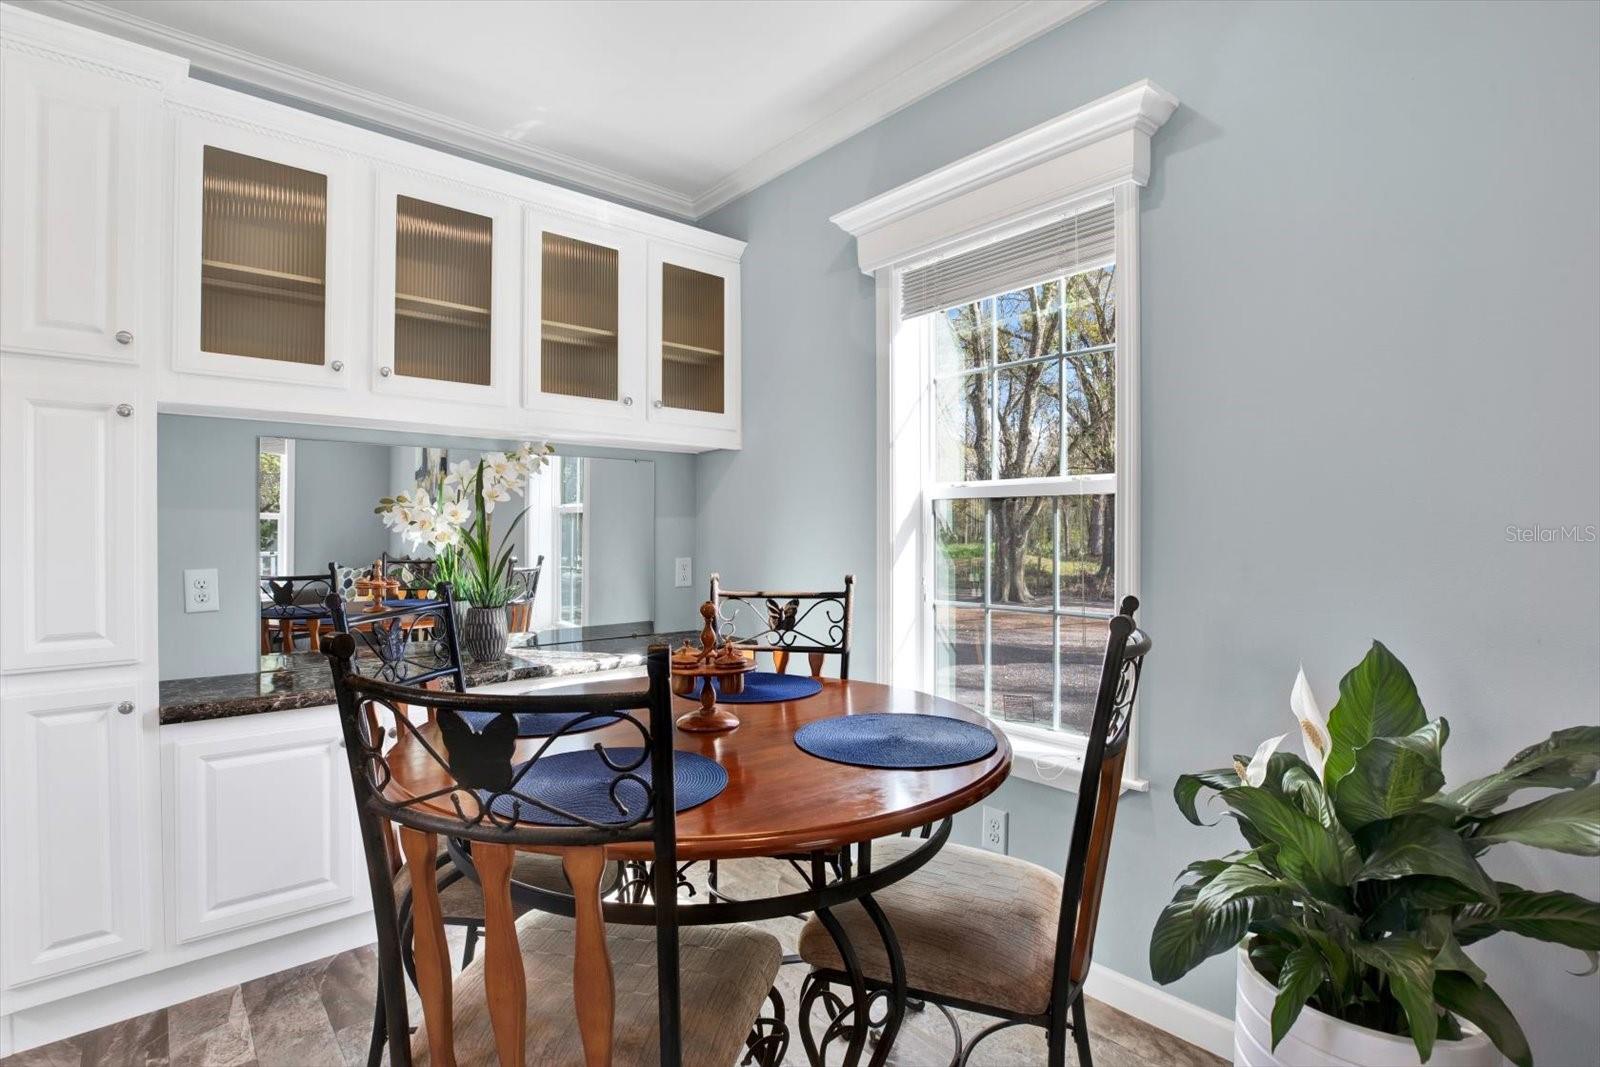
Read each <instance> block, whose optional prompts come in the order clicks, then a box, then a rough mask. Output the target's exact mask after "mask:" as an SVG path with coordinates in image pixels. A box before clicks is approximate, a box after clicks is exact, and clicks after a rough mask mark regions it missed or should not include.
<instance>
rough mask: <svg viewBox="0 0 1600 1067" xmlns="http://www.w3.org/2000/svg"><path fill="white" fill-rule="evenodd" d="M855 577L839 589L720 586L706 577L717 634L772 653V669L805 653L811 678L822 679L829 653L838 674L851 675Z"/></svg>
mask: <svg viewBox="0 0 1600 1067" xmlns="http://www.w3.org/2000/svg"><path fill="white" fill-rule="evenodd" d="M855 589H856V577H855V575H853V574H847V575H845V576H844V588H843V589H839V590H830V591H822V592H805V593H797V592H781V591H776V590H764V589H750V590H735V589H724V588H723V586H722V579H721V577H720V576H718V575H715V574H713V575H712V576H711V603H712V604H713V605H715V607H716V626H717V630H718V633H717V636H718V637H722V638H727V639H729V640H732V641H734V642H736V643H739V644H742V645H745V646H747V647H749V648H750V649H752V650H753V651H758V652H769V653H771V654H772V664H773V668H774V669H775V670H777V672H778V673H779V674H784V673H787V672H788V669H789V657H790V656H791V655H793V654H794V653H797V652H799V653H804V654H805V655H806V656H807V657H808V659H809V661H810V666H811V674H812V676H813V677H821V675H822V666H823V663H824V661H825V660H826V658H827V657H828V656H838V657H839V677H840V678H849V677H850V628H851V623H852V620H853V617H854V615H855Z"/></svg>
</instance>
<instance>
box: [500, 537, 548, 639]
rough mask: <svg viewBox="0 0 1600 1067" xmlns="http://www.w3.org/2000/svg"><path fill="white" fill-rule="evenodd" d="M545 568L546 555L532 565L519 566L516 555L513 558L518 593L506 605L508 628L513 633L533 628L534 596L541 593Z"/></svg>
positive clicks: (512, 563)
mask: <svg viewBox="0 0 1600 1067" xmlns="http://www.w3.org/2000/svg"><path fill="white" fill-rule="evenodd" d="M543 570H544V556H542V555H541V556H540V557H539V558H538V559H537V560H535V561H534V564H533V566H531V567H519V566H517V561H516V559H515V557H513V558H512V560H511V576H512V580H513V582H514V583H515V584H516V587H517V595H516V596H515V597H513V598H512V600H511V602H510V603H509V604H507V605H506V629H507V630H509V631H510V632H511V633H514V634H516V633H526V632H527V631H529V630H531V629H532V628H533V626H532V623H533V598H534V597H536V596H538V595H539V574H540V572H541V571H543Z"/></svg>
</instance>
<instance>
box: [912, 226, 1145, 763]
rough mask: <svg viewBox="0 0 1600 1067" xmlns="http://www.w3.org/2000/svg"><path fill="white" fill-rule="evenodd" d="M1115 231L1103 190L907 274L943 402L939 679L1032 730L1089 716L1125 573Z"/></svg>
mask: <svg viewBox="0 0 1600 1067" xmlns="http://www.w3.org/2000/svg"><path fill="white" fill-rule="evenodd" d="M1115 246H1116V243H1115V221H1114V211H1113V207H1112V205H1111V204H1110V203H1101V204H1096V205H1092V206H1087V207H1085V208H1084V209H1083V210H1080V211H1077V212H1076V213H1074V214H1072V215H1070V216H1066V217H1063V218H1059V219H1056V220H1054V221H1052V222H1050V223H1048V224H1046V225H1043V226H1039V227H1036V228H1034V229H1032V230H1029V231H1027V232H1024V233H1022V234H1020V235H1016V236H1013V237H1010V238H1007V239H1004V240H1001V241H997V242H994V243H992V244H989V245H985V246H983V247H981V248H979V249H977V250H975V251H970V252H967V253H965V254H958V255H955V256H951V257H947V258H945V259H942V260H939V261H936V262H934V263H931V264H927V265H924V266H921V267H912V268H911V269H908V270H906V271H904V272H902V274H901V301H900V308H901V315H902V317H903V318H905V319H907V320H916V321H914V322H911V323H908V325H912V326H913V329H912V330H911V331H910V333H911V335H912V336H915V337H917V338H919V339H920V343H919V344H918V346H917V347H918V348H920V350H921V353H922V365H923V367H924V381H925V383H926V389H927V392H926V393H925V398H926V407H925V410H926V411H927V412H928V413H929V417H928V418H926V419H925V422H924V425H925V426H926V427H927V431H926V441H925V456H924V461H925V467H924V471H925V473H924V479H923V485H924V494H923V495H924V507H925V509H926V510H925V513H924V515H925V521H924V523H923V536H924V551H923V558H924V559H925V560H926V563H927V573H926V575H925V579H924V587H925V589H926V592H927V602H928V607H929V608H930V609H931V625H929V626H927V627H926V630H925V633H926V635H927V639H926V644H925V646H924V650H925V651H924V661H925V665H926V672H927V676H928V681H929V682H930V683H931V687H932V689H933V690H934V692H936V693H938V694H939V695H941V696H946V697H951V698H953V699H955V700H958V701H960V702H961V703H964V704H967V705H969V706H971V707H973V708H975V709H978V710H981V711H984V712H986V713H987V714H988V715H990V716H991V717H993V718H995V719H997V720H1000V721H1002V722H1005V723H1006V724H1007V725H1008V728H1012V727H1018V728H1020V731H1019V732H1020V733H1022V734H1024V735H1028V734H1034V735H1037V736H1042V737H1062V738H1063V739H1064V740H1066V739H1069V738H1070V737H1071V736H1072V735H1082V734H1083V733H1085V732H1086V731H1087V729H1088V726H1089V719H1090V716H1091V714H1092V712H1093V707H1094V698H1095V692H1096V688H1097V686H1098V683H1099V675H1100V664H1101V660H1102V658H1103V656H1104V653H1105V643H1106V634H1107V622H1108V620H1109V619H1110V618H1111V616H1112V615H1113V614H1114V611H1115V605H1116V603H1117V599H1116V598H1117V595H1118V593H1119V591H1120V590H1121V589H1122V588H1123V584H1122V583H1121V582H1119V571H1118V567H1119V562H1120V559H1121V551H1120V545H1119V540H1120V539H1119V532H1120V531H1119V530H1118V528H1117V510H1118V509H1117V506H1116V501H1117V487H1118V469H1117V421H1118V404H1119V398H1118V390H1117V264H1116V261H1115ZM1063 735H1065V736H1063Z"/></svg>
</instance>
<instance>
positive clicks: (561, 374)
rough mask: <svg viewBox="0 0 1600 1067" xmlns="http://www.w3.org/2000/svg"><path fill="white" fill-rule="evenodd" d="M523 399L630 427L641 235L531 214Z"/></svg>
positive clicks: (640, 394)
mask: <svg viewBox="0 0 1600 1067" xmlns="http://www.w3.org/2000/svg"><path fill="white" fill-rule="evenodd" d="M523 240H524V245H525V248H524V254H523V258H524V262H525V263H526V267H525V269H524V271H523V273H524V276H525V281H524V283H523V284H524V285H525V286H526V287H527V293H528V299H527V307H528V313H527V314H528V318H527V326H526V328H525V330H524V331H523V335H524V337H525V339H526V340H525V342H524V344H525V352H524V364H525V366H526V368H527V370H526V377H525V379H524V387H523V402H524V403H526V404H527V405H528V406H529V407H531V408H541V409H544V410H547V411H569V412H582V413H584V414H586V415H588V416H590V417H592V418H595V419H600V420H607V421H611V422H616V423H624V424H626V423H633V422H637V421H638V420H640V419H642V418H643V417H644V416H643V413H644V391H645V380H646V379H645V369H644V333H645V307H644V259H645V256H644V252H645V243H644V239H643V238H642V237H640V236H638V235H637V234H630V233H627V232H625V231H622V230H614V229H611V228H609V227H605V226H597V225H594V224H591V223H584V222H579V221H576V220H569V219H560V218H555V217H551V216H544V215H540V214H538V213H536V212H533V211H529V212H528V224H527V228H526V233H525V236H524V238H523Z"/></svg>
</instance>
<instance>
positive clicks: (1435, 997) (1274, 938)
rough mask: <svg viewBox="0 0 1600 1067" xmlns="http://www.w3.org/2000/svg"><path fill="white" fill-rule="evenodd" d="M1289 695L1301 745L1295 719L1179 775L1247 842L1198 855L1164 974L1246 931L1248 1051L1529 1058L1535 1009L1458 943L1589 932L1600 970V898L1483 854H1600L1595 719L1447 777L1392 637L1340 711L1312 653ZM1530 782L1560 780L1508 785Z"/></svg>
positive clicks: (1578, 941)
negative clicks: (1231, 754)
mask: <svg viewBox="0 0 1600 1067" xmlns="http://www.w3.org/2000/svg"><path fill="white" fill-rule="evenodd" d="M1290 707H1291V709H1292V710H1293V711H1294V713H1295V715H1296V717H1297V718H1298V719H1299V721H1300V732H1301V734H1302V737H1303V740H1304V747H1305V754H1306V758H1305V759H1301V758H1300V757H1299V756H1296V755H1293V754H1291V753H1288V752H1282V751H1279V745H1280V744H1281V743H1282V742H1283V740H1284V738H1285V737H1287V736H1288V735H1287V734H1285V735H1284V736H1283V737H1275V738H1272V739H1270V740H1268V741H1265V742H1263V743H1262V745H1261V746H1260V748H1258V749H1257V750H1256V753H1255V755H1254V756H1252V757H1250V758H1249V759H1248V760H1246V759H1244V758H1243V757H1235V758H1234V762H1233V766H1231V767H1225V768H1221V769H1218V770H1212V771H1205V772H1202V773H1200V774H1186V775H1183V776H1181V777H1180V778H1179V779H1178V782H1177V785H1176V787H1175V788H1174V790H1173V794H1174V797H1175V799H1176V800H1177V803H1178V807H1179V808H1180V809H1181V810H1182V812H1183V815H1184V817H1185V818H1187V819H1188V820H1189V821H1190V822H1192V823H1194V824H1195V825H1197V826H1198V825H1204V824H1203V822H1202V820H1201V818H1200V814H1199V812H1198V811H1197V809H1196V799H1197V797H1198V796H1199V795H1200V793H1201V791H1202V790H1212V791H1214V792H1215V798H1214V799H1217V800H1220V801H1221V802H1222V804H1223V805H1225V806H1226V808H1227V809H1228V811H1227V814H1228V815H1231V816H1232V817H1233V819H1234V820H1235V821H1236V823H1237V825H1238V828H1239V831H1240V833H1241V835H1242V836H1243V837H1244V840H1245V845H1246V846H1247V847H1246V848H1245V849H1244V850H1241V851H1237V852H1232V853H1229V854H1228V855H1226V856H1223V857H1221V858H1219V859H1207V860H1199V861H1198V862H1195V863H1191V864H1190V865H1189V866H1188V867H1186V868H1184V870H1183V873H1182V874H1181V875H1180V876H1179V877H1180V879H1182V880H1183V882H1182V884H1181V885H1180V886H1179V888H1178V891H1177V894H1176V895H1175V896H1174V897H1173V900H1172V903H1170V904H1168V905H1167V906H1166V908H1164V909H1163V910H1162V912H1161V916H1160V918H1159V919H1157V920H1156V925H1155V931H1154V933H1153V934H1152V936H1151V939H1150V970H1151V973H1152V974H1153V975H1154V976H1155V978H1156V979H1157V981H1160V982H1162V983H1167V982H1172V981H1174V980H1176V979H1177V978H1179V977H1181V976H1182V975H1184V974H1186V973H1188V971H1189V970H1191V969H1192V968H1194V967H1195V966H1196V965H1198V964H1199V963H1200V962H1201V961H1202V960H1204V959H1206V958H1207V957H1209V956H1214V955H1217V954H1219V953H1223V952H1232V951H1235V950H1236V947H1237V953H1238V955H1237V959H1238V999H1237V1007H1236V1011H1235V1027H1234V1034H1235V1037H1234V1042H1235V1045H1234V1058H1235V1062H1236V1063H1243V1064H1251V1065H1257V1064H1312V1063H1315V1064H1324V1063H1338V1064H1344V1063H1350V1064H1373V1063H1383V1064H1399V1063H1418V1062H1422V1063H1427V1062H1430V1058H1431V1062H1433V1063H1435V1064H1444V1065H1452V1067H1453V1065H1458V1064H1460V1065H1478V1064H1496V1063H1499V1062H1501V1061H1500V1054H1502V1053H1503V1054H1504V1055H1505V1056H1506V1057H1507V1058H1509V1059H1511V1060H1512V1061H1513V1062H1515V1063H1517V1064H1519V1065H1521V1067H1529V1065H1530V1064H1531V1063H1532V1062H1533V1057H1532V1053H1531V1051H1530V1049H1529V1046H1528V1041H1527V1038H1526V1037H1525V1036H1524V1035H1523V1032H1522V1029H1521V1027H1520V1026H1518V1024H1517V1020H1516V1019H1515V1018H1514V1017H1513V1016H1512V1014H1511V1012H1510V1010H1508V1009H1507V1007H1506V1005H1505V1002H1504V1001H1503V1000H1501V998H1500V996H1499V995H1498V994H1497V993H1496V992H1495V990H1494V989H1493V988H1492V987H1491V986H1490V985H1489V983H1488V981H1487V979H1486V977H1485V975H1484V972H1483V971H1482V970H1481V969H1480V968H1479V967H1478V966H1477V964H1475V963H1474V962H1473V961H1472V959H1471V958H1470V957H1469V956H1468V955H1467V954H1466V953H1465V952H1464V951H1463V949H1464V947H1465V946H1468V945H1471V944H1472V943H1473V942H1475V941H1479V940H1482V939H1483V938H1485V937H1488V936H1490V935H1492V934H1495V933H1498V932H1500V931H1509V932H1511V933H1514V934H1518V935H1521V936H1522V937H1529V938H1534V939H1536V940H1540V941H1548V942H1552V943H1554V944H1558V945H1566V946H1569V947H1571V948H1575V949H1578V950H1580V951H1582V952H1584V953H1586V954H1587V955H1588V957H1589V963H1590V967H1589V970H1588V971H1585V972H1583V973H1585V974H1588V973H1593V971H1594V970H1595V967H1596V965H1597V960H1600V957H1597V950H1600V903H1597V902H1596V901H1593V900H1588V899H1585V898H1584V897H1581V896H1578V895H1576V894H1574V893H1566V892H1559V891H1558V892H1536V891H1533V890H1529V889H1524V888H1522V887H1521V886H1516V885H1512V884H1510V883H1507V882H1497V881H1495V880H1494V879H1493V878H1491V877H1490V876H1489V875H1488V874H1487V873H1486V872H1485V871H1484V869H1483V867H1482V865H1481V864H1480V863H1479V857H1481V856H1482V855H1483V854H1484V852H1486V851H1487V850H1488V849H1489V848H1490V847H1491V846H1493V845H1497V844H1502V843H1511V842H1515V843H1521V844H1525V845H1531V846H1533V847H1536V848H1545V849H1552V850H1555V851H1557V852H1567V853H1572V854H1575V855H1580V856H1595V855H1600V785H1596V784H1595V775H1596V772H1597V771H1600V726H1576V727H1572V728H1571V729H1566V730H1558V731H1557V732H1555V733H1553V734H1551V735H1550V737H1549V738H1547V739H1546V740H1544V741H1541V742H1539V743H1538V744H1535V745H1532V746H1530V747H1528V748H1525V749H1523V750H1522V751H1521V752H1518V753H1517V754H1516V755H1515V756H1513V757H1512V758H1511V759H1510V761H1509V762H1507V763H1506V765H1505V766H1504V767H1503V768H1502V769H1500V770H1498V771H1496V772H1495V773H1493V774H1490V775H1487V776H1485V777H1483V778H1479V779H1477V780H1476V781H1472V782H1468V783H1467V784H1466V785H1463V786H1460V787H1458V788H1456V789H1453V790H1449V791H1445V790H1444V774H1443V773H1442V771H1441V770H1440V750H1441V749H1442V748H1443V746H1444V743H1445V741H1446V739H1447V738H1448V737H1449V735H1450V729H1449V725H1448V724H1447V723H1446V722H1445V720H1444V719H1442V718H1439V719H1433V720H1431V721H1430V720H1429V719H1428V716H1427V714H1426V712H1425V711H1424V710H1423V707H1422V701H1421V700H1420V699H1419V698H1418V696H1417V688H1416V686H1415V684H1413V682H1412V680H1411V675H1410V674H1409V673H1408V672H1407V671H1406V668H1405V666H1404V665H1403V664H1402V663H1401V662H1400V661H1399V660H1398V659H1397V658H1395V656H1394V655H1393V654H1392V653H1390V652H1389V650H1388V649H1386V648H1384V647H1383V645H1381V644H1379V643H1377V642H1374V643H1373V645H1372V649H1371V651H1369V652H1368V653H1367V656H1366V658H1365V659H1363V660H1362V661H1361V663H1360V664H1358V665H1357V666H1356V667H1355V668H1354V669H1353V670H1351V671H1350V672H1349V673H1348V674H1346V675H1345V676H1344V679H1343V680H1342V681H1340V683H1339V699H1338V702H1337V703H1336V704H1335V705H1334V707H1333V710H1332V711H1331V712H1330V713H1329V715H1328V717H1327V719H1326V720H1324V719H1323V716H1322V714H1321V711H1320V710H1319V708H1318V706H1317V703H1316V700H1315V698H1314V697H1313V696H1312V692H1311V687H1310V685H1309V684H1307V682H1306V678H1305V673H1304V671H1302V672H1301V673H1300V676H1299V677H1298V678H1297V679H1296V680H1295V684H1294V689H1293V691H1292V693H1291V695H1290ZM1529 789H1539V790H1544V791H1546V792H1545V794H1544V795H1543V796H1540V797H1538V798H1537V799H1534V800H1532V801H1531V802H1526V803H1518V804H1516V805H1515V806H1511V805H1510V804H1509V803H1508V802H1509V801H1511V798H1512V797H1513V795H1515V794H1517V793H1519V792H1521V791H1523V790H1529ZM1241 941H1242V942H1243V944H1242V945H1241ZM1496 1050H1498V1052H1497V1051H1496Z"/></svg>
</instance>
